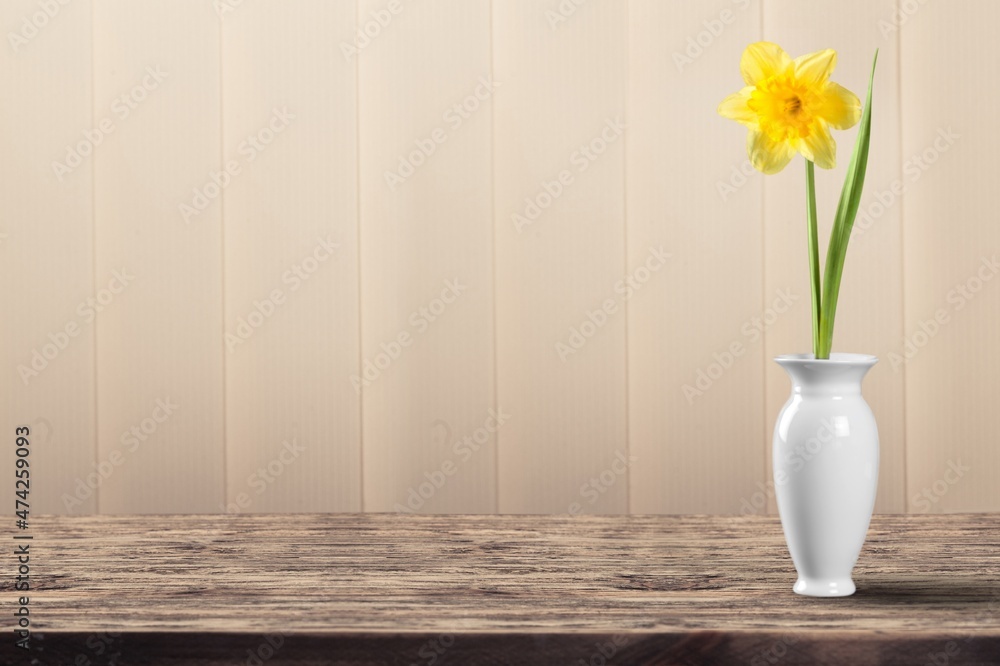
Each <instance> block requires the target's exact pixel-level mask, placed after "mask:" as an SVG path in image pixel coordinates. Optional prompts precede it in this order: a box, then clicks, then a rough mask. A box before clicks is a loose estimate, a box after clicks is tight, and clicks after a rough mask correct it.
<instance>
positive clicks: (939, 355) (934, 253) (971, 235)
mask: <svg viewBox="0 0 1000 666" xmlns="http://www.w3.org/2000/svg"><path fill="white" fill-rule="evenodd" d="M907 18H908V20H907V22H906V23H905V24H904V25H903V26H902V30H903V32H902V49H903V86H902V87H903V100H902V104H903V108H905V109H907V110H912V112H909V113H907V114H906V115H905V116H904V119H903V128H902V131H903V159H904V161H903V174H904V175H903V177H904V182H905V183H906V184H907V186H908V190H907V193H906V195H905V198H904V200H903V206H904V210H905V213H906V219H907V222H906V226H905V233H904V238H903V242H904V253H905V260H904V264H905V268H906V293H905V296H906V330H905V335H904V336H903V337H902V338H901V339H900V338H897V339H895V340H893V345H892V346H891V347H890V348H889V349H890V350H891V353H893V354H895V357H894V365H895V369H896V370H897V372H898V373H899V374H901V375H904V374H905V376H906V399H907V409H906V416H907V428H906V431H907V464H908V475H909V483H908V487H907V509H908V510H909V511H914V512H929V511H934V512H939V511H945V512H948V511H962V510H975V511H981V510H995V509H997V508H1000V485H998V484H997V483H996V473H995V471H996V470H997V468H998V466H1000V449H998V447H997V432H998V429H1000V411H998V410H997V409H996V407H995V405H996V395H997V392H998V387H1000V381H998V377H1000V349H997V345H996V340H997V330H998V326H1000V279H998V277H997V274H998V272H1000V263H998V260H1000V256H998V252H997V249H998V248H1000V227H998V225H997V224H996V222H995V219H996V214H995V204H994V195H995V191H996V184H995V179H994V178H993V174H995V173H996V159H997V158H996V156H997V154H998V151H1000V134H998V132H997V129H996V114H995V113H992V112H991V111H990V110H989V109H988V108H987V107H988V106H991V105H992V102H993V101H994V100H995V98H996V90H995V88H987V89H981V88H980V86H979V84H978V82H977V81H978V75H977V77H965V76H961V75H956V72H958V71H961V70H962V69H963V68H966V67H970V66H971V67H972V68H973V69H976V70H977V71H980V72H982V74H983V75H985V76H992V75H993V74H995V73H996V71H997V63H998V59H997V53H996V42H995V41H994V40H992V39H985V36H986V35H987V34H988V31H989V26H990V25H992V24H995V23H996V21H997V20H1000V5H997V4H996V3H992V2H966V3H962V4H961V5H960V6H956V7H953V8H951V9H949V8H948V7H945V6H940V5H936V4H934V3H928V4H927V5H921V6H920V9H919V11H917V12H914V13H911V14H908V15H907ZM984 40H985V41H984ZM931 42H933V43H935V44H942V43H947V44H948V47H947V48H944V49H937V50H939V51H940V53H939V55H938V57H932V56H931V50H932V49H929V48H926V47H922V45H924V44H928V43H931ZM976 63H979V64H976ZM931 99H932V100H934V103H933V104H928V103H927V100H931ZM971 99H981V100H982V101H981V102H977V103H970V102H969V100H971ZM981 396H990V397H989V398H988V399H986V400H985V401H983V400H981V399H980V397H981Z"/></svg>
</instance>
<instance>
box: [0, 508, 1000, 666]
mask: <svg viewBox="0 0 1000 666" xmlns="http://www.w3.org/2000/svg"><path fill="white" fill-rule="evenodd" d="M998 527H1000V516H997V515H986V514H980V515H952V516H881V517H876V518H875V520H874V521H873V524H872V529H871V531H870V533H869V536H868V542H867V544H866V546H865V549H864V552H863V553H862V555H861V560H860V561H859V563H858V566H857V569H856V570H855V581H856V583H857V586H858V592H857V594H856V595H855V596H853V597H849V598H842V599H812V598H804V597H800V596H798V595H795V594H793V593H792V591H791V586H792V583H793V582H794V577H795V576H794V573H795V572H794V570H793V568H792V563H791V560H790V559H789V557H788V554H787V551H786V549H785V545H784V541H783V538H782V536H781V529H780V525H779V524H778V522H777V519H776V518H773V517H705V516H687V517H677V516H604V517H585V516H577V517H570V516H414V515H392V514H362V515H288V516H278V515H242V516H222V515H216V516H119V517H113V516H92V517H39V518H35V519H34V521H33V523H32V525H31V529H30V533H31V534H32V535H33V539H32V541H31V546H30V552H31V581H32V592H31V594H30V600H29V606H30V613H31V615H30V617H31V628H32V630H33V633H32V636H31V657H33V658H34V660H35V661H30V660H28V659H27V658H26V655H25V653H24V651H23V650H18V649H15V647H14V645H13V643H14V640H13V635H12V633H11V632H9V631H7V632H4V638H3V639H2V644H0V662H2V663H5V664H29V663H34V664H78V665H80V666H84V665H85V664H106V663H116V664H255V665H256V664H263V663H266V664H268V665H269V666H275V665H277V664H292V663H311V664H334V663H335V664H402V665H410V664H417V665H419V666H441V665H443V664H463V665H470V664H573V665H574V666H575V665H579V664H585V665H589V664H594V665H600V664H738V663H748V664H761V665H765V664H781V665H786V664H838V665H839V664H917V665H922V664H934V665H935V666H945V665H949V666H950V665H952V664H987V663H989V664H996V663H1000V563H998V553H1000V532H998ZM7 538H8V539H10V538H11V537H10V535H8V537H7ZM8 543H10V541H9V542H8ZM13 559H14V558H12V557H10V556H8V558H7V561H8V571H11V570H13V569H14V567H15V565H14V564H11V562H12V560H13ZM12 580H13V576H9V575H4V576H3V586H2V589H3V597H2V598H3V608H4V609H5V610H4V615H5V616H6V617H7V618H8V620H7V621H5V622H6V623H8V627H9V626H10V617H11V614H10V613H11V610H12V609H13V608H14V604H13V601H15V600H16V598H17V596H18V594H23V593H16V592H15V591H14V590H13V583H12Z"/></svg>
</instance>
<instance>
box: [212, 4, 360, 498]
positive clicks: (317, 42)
mask: <svg viewBox="0 0 1000 666" xmlns="http://www.w3.org/2000/svg"><path fill="white" fill-rule="evenodd" d="M354 21H355V7H354V5H353V4H352V3H346V2H338V3H330V2H323V1H322V0H299V1H297V2H293V3H274V2H264V1H261V0H255V1H253V2H245V3H243V4H242V5H240V6H239V7H237V8H235V9H234V10H233V11H232V12H230V13H228V14H227V15H226V16H225V19H224V22H223V62H222V71H223V88H222V90H223V124H222V125H223V133H224V145H223V155H224V156H225V159H226V160H232V161H235V162H236V163H237V164H239V165H240V168H241V173H240V175H239V176H238V177H236V178H234V179H233V183H232V184H231V185H230V186H229V187H228V188H227V189H226V192H225V195H224V198H225V201H224V204H225V205H224V217H225V245H226V256H225V285H226V293H225V304H226V317H225V325H226V335H227V338H226V339H227V344H226V387H227V392H226V437H227V458H226V460H227V477H228V485H227V495H228V496H227V503H228V507H227V508H228V510H229V511H357V510H359V509H360V507H361V468H360V419H359V397H358V395H357V394H356V393H355V391H354V390H353V389H352V388H351V386H350V384H349V383H348V382H347V381H346V377H348V376H349V375H351V374H353V373H355V372H357V366H358V354H359V349H358V262H357V248H358V243H357V153H356V146H357V134H356V126H357V118H356V114H355V111H356V108H357V98H356V85H355V81H356V68H355V63H354V62H353V61H351V60H348V59H347V58H346V57H345V56H344V54H343V53H341V49H340V48H339V46H338V42H339V41H341V40H350V39H351V38H352V33H353V30H354ZM261 470H264V472H261Z"/></svg>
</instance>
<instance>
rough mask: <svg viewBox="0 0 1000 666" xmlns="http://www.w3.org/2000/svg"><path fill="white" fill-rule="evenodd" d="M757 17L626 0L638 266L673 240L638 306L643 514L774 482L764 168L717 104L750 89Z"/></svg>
mask: <svg viewBox="0 0 1000 666" xmlns="http://www.w3.org/2000/svg"><path fill="white" fill-rule="evenodd" d="M759 18H760V7H759V5H758V3H756V2H752V3H741V4H734V3H733V2H731V0H717V1H715V2H711V3H697V4H695V3H686V4H671V3H662V2H656V1H653V0H642V1H638V2H631V3H630V4H629V26H630V29H629V49H630V57H629V77H630V78H629V81H630V83H629V102H628V113H629V120H628V134H627V136H628V165H627V173H628V182H627V184H626V186H627V190H628V253H629V262H628V263H629V266H630V268H636V267H639V266H642V265H643V264H644V263H645V262H646V261H647V258H648V257H649V256H650V251H651V248H660V247H662V248H664V249H665V250H666V251H668V252H671V253H672V256H671V258H670V259H669V260H668V263H667V265H666V266H665V267H664V269H662V270H659V271H656V272H652V271H651V272H650V273H651V277H649V279H648V280H647V281H646V282H645V283H641V282H638V281H637V282H636V284H637V285H641V288H639V289H637V291H636V292H635V295H634V296H633V297H632V298H631V299H629V300H628V304H627V308H628V361H629V364H628V378H629V389H628V401H629V440H630V450H631V452H632V454H633V455H634V456H635V457H636V458H637V459H638V460H639V461H640V463H639V464H637V465H636V466H635V467H634V468H633V470H632V473H631V477H630V481H631V486H630V491H631V499H632V502H631V507H632V511H634V512H637V513H692V512H693V513H739V512H741V511H743V512H748V511H749V512H753V511H755V510H756V507H754V505H753V501H754V495H755V494H757V493H759V492H761V491H760V488H763V487H766V482H767V480H768V479H770V472H768V473H767V474H765V471H764V442H763V436H764V430H765V418H764V413H763V411H764V405H763V398H762V390H761V389H762V387H763V382H764V375H763V371H762V367H763V349H764V345H763V334H762V331H761V330H760V327H758V326H755V325H754V323H753V320H754V317H760V316H761V309H762V308H761V304H760V301H761V289H762V274H763V266H762V263H761V255H762V248H761V231H762V223H761V216H760V210H761V207H760V206H761V180H762V179H761V177H760V176H756V175H750V176H749V177H748V176H747V175H746V174H745V173H743V171H742V170H741V166H742V164H743V162H744V161H745V159H746V156H745V151H744V150H743V145H744V144H745V133H746V130H745V129H744V128H743V127H741V126H737V125H735V124H734V123H729V122H726V121H724V120H723V119H721V118H719V117H718V116H717V115H716V114H715V113H714V109H715V107H716V106H718V103H719V102H720V101H721V99H722V96H723V95H724V94H725V91H726V90H728V88H732V89H733V90H736V89H738V88H739V86H740V82H739V69H738V63H739V58H740V55H741V53H742V52H743V49H744V48H745V46H746V44H748V43H751V42H754V41H757V40H759V38H760V21H759ZM717 26H718V27H717ZM713 30H715V31H716V32H719V35H718V36H717V37H715V36H714V35H713V34H712V31H713ZM701 33H704V35H701ZM708 38H711V39H710V40H709V39H708ZM698 39H702V41H703V42H709V45H708V46H707V47H701V46H699V45H698V44H697V40H698ZM689 40H690V41H689ZM691 43H694V44H695V46H694V47H691ZM708 76H710V77H711V78H712V80H713V81H718V82H720V85H719V86H715V85H712V86H708V85H705V83H704V81H705V77H708ZM722 82H728V83H722ZM693 110H695V111H693ZM680 118H684V119H685V120H684V122H671V120H670V119H680ZM709 256H711V260H710V261H709V260H706V259H707V258H708V257H709ZM720 266H722V267H725V268H724V270H720ZM637 277H643V275H642V274H640V275H638V276H637ZM796 309H798V310H800V311H801V310H802V308H801V305H797V306H796ZM734 345H735V351H736V353H735V354H734V353H733V349H734Z"/></svg>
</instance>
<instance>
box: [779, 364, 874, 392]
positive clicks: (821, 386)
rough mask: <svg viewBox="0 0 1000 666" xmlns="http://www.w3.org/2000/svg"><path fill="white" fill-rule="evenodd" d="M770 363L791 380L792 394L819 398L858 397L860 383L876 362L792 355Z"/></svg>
mask: <svg viewBox="0 0 1000 666" xmlns="http://www.w3.org/2000/svg"><path fill="white" fill-rule="evenodd" d="M774 360H775V362H776V363H777V364H778V365H780V366H781V367H782V368H784V370H785V372H787V373H788V376H789V378H791V380H792V393H796V394H800V395H819V396H838V395H856V394H860V393H861V382H862V380H863V379H864V378H865V375H866V374H867V373H868V371H869V370H870V369H871V367H872V366H873V365H875V363H876V362H877V361H878V359H877V358H875V357H874V356H868V355H865V354H831V355H830V358H829V359H822V360H816V359H815V358H813V356H812V354H808V355H807V354H795V355H788V356H779V357H777V358H776V359H774Z"/></svg>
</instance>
